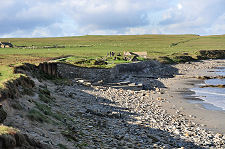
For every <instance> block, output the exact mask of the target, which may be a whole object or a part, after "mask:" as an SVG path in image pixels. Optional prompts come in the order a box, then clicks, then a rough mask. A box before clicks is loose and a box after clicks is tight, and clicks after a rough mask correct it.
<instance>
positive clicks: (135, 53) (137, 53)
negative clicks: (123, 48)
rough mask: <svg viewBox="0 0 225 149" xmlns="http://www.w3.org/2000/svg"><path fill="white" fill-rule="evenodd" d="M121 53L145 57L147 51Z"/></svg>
mask: <svg viewBox="0 0 225 149" xmlns="http://www.w3.org/2000/svg"><path fill="white" fill-rule="evenodd" d="M123 55H124V56H132V55H135V56H139V57H144V58H146V57H147V52H124V53H123Z"/></svg>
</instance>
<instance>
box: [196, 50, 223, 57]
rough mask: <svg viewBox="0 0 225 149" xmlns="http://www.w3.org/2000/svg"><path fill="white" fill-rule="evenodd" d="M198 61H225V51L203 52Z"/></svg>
mask: <svg viewBox="0 0 225 149" xmlns="http://www.w3.org/2000/svg"><path fill="white" fill-rule="evenodd" d="M199 53H200V55H199V56H198V59H224V58H225V50H201V51H199Z"/></svg>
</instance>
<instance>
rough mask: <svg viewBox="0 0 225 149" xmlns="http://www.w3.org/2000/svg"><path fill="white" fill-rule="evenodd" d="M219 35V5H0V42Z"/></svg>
mask: <svg viewBox="0 0 225 149" xmlns="http://www.w3.org/2000/svg"><path fill="white" fill-rule="evenodd" d="M118 34H119V35H139V34H198V35H215V34H225V0H0V37H1V38H8V37H61V36H80V35H118Z"/></svg>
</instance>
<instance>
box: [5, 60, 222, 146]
mask: <svg viewBox="0 0 225 149" xmlns="http://www.w3.org/2000/svg"><path fill="white" fill-rule="evenodd" d="M222 62H223V63H222ZM222 64H224V60H207V61H200V62H188V63H185V64H177V65H162V64H160V63H157V62H155V65H154V66H153V67H152V68H147V69H146V70H145V71H143V72H144V73H143V72H141V74H131V73H128V74H123V76H121V77H122V80H118V82H117V85H118V83H119V84H120V86H113V85H111V84H108V85H107V84H98V85H95V84H91V83H87V82H84V80H69V82H61V83H54V82H53V81H50V80H41V81H40V80H38V79H37V78H35V77H32V80H33V81H34V82H35V87H34V88H33V93H34V95H31V96H29V95H24V96H22V97H20V98H18V99H8V100H7V102H6V103H5V104H4V105H3V106H4V107H5V110H6V111H7V114H8V115H7V118H6V119H5V121H4V123H3V124H4V125H7V126H13V127H15V128H18V129H19V130H20V131H21V132H22V133H24V134H26V135H28V136H29V137H30V138H32V139H34V140H35V141H37V142H40V143H41V144H43V145H48V146H49V148H59V145H62V144H63V145H66V146H67V148H71V149H72V148H74V147H79V146H81V145H83V144H85V146H82V147H84V148H86V147H87V148H112V147H115V148H225V135H224V134H225V131H224V128H223V126H224V123H225V120H224V119H223V117H225V113H223V112H221V111H209V110H207V109H204V108H203V107H202V106H201V105H200V104H191V103H190V102H188V101H187V99H185V97H184V93H185V94H189V95H190V94H192V93H193V92H191V91H190V90H188V89H189V88H193V87H194V85H195V84H198V83H201V81H202V80H198V79H197V78H198V77H197V76H205V75H215V74H213V73H209V69H210V68H213V67H216V66H221V65H222ZM132 75H133V77H132ZM124 76H125V77H124ZM173 76H174V77H173ZM171 77H172V78H171ZM156 78H158V79H156ZM127 80H128V81H129V83H128V84H127V82H124V81H127ZM146 80H149V81H152V82H151V83H152V84H151V85H152V86H151V87H152V89H149V90H148V89H147V90H142V89H143V88H142V87H143V84H141V86H139V84H138V86H137V88H138V90H135V88H134V87H133V86H131V85H135V84H136V83H140V82H139V81H142V82H143V83H144V81H146ZM121 81H122V82H121ZM135 82H136V83H135ZM134 83H135V84H134ZM124 86H125V88H124ZM40 95H41V96H44V97H45V98H44V99H48V100H50V101H49V103H48V102H47V103H46V100H43V98H40V97H41V96H40ZM15 104H16V105H20V107H19V108H18V107H16V108H15ZM65 109H66V110H65ZM67 109H68V110H67ZM30 111H36V113H35V114H38V113H39V115H40V117H39V118H41V119H40V120H39V119H30V118H36V117H35V115H33V116H32V117H28V115H29V114H30V113H31V112H30ZM59 112H60V113H59ZM42 113H43V114H42ZM75 134H76V135H75ZM71 138H72V139H73V140H71ZM87 140H88V141H87Z"/></svg>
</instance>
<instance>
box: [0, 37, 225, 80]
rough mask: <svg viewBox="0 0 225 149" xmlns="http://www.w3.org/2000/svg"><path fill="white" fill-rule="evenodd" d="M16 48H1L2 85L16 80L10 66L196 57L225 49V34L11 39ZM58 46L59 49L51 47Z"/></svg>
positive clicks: (9, 39)
mask: <svg viewBox="0 0 225 149" xmlns="http://www.w3.org/2000/svg"><path fill="white" fill-rule="evenodd" d="M0 41H2V42H3V41H6V42H8V41H10V42H11V43H12V44H13V45H14V46H17V47H15V48H5V49H3V48H0V84H2V82H5V81H6V80H9V79H11V78H14V77H15V76H14V75H13V74H12V70H11V68H10V67H9V65H12V64H20V63H24V62H28V63H36V64H38V63H40V62H43V61H47V60H50V59H52V58H54V57H60V56H66V55H73V56H75V57H77V58H81V57H87V58H88V57H98V56H103V57H104V56H106V55H107V53H108V52H110V51H114V52H117V53H119V52H120V53H123V51H133V52H134V51H147V52H148V57H149V58H151V59H157V58H158V57H160V56H168V57H172V56H174V55H180V54H182V53H188V54H189V55H190V56H193V57H195V56H196V53H197V52H198V51H199V50H202V49H203V50H215V49H223V50H224V49H225V35H214V36H198V35H124V36H120V35H117V36H94V35H93V36H89V35H88V36H77V37H57V38H8V39H6V38H5V39H0ZM51 47H56V48H51Z"/></svg>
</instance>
